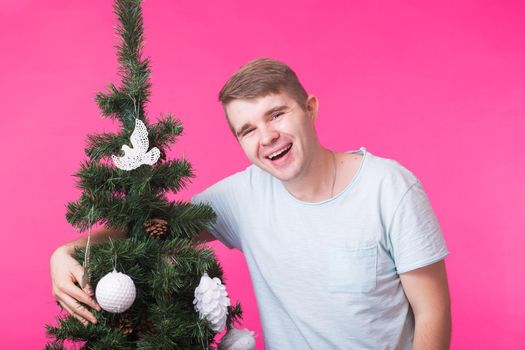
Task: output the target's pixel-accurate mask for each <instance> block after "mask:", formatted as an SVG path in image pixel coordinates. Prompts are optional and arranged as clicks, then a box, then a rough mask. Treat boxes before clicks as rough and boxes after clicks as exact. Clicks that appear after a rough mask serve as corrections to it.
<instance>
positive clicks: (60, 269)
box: [50, 246, 100, 325]
mask: <svg viewBox="0 0 525 350" xmlns="http://www.w3.org/2000/svg"><path fill="white" fill-rule="evenodd" d="M50 265H51V266H50V270H51V282H52V285H53V296H54V297H55V299H56V300H57V301H58V302H59V303H60V305H62V307H63V308H64V309H66V310H67V311H68V312H69V313H70V314H71V315H73V316H74V317H75V318H76V319H78V320H79V321H80V322H82V323H83V324H84V325H87V324H88V320H89V321H90V322H92V323H97V319H96V318H95V316H94V315H93V314H92V313H91V312H89V310H88V309H87V308H86V307H84V306H83V305H82V304H80V302H82V303H84V304H86V305H89V306H91V307H92V308H94V309H96V310H98V311H100V306H99V305H98V304H97V303H96V302H95V300H93V299H92V298H91V296H93V295H94V293H93V289H92V288H91V286H90V285H89V284H88V285H86V286H85V287H84V290H82V289H80V288H79V287H77V286H76V285H75V282H78V283H79V284H80V282H81V281H82V276H83V274H84V269H83V268H82V266H81V265H80V264H79V263H78V261H76V260H75V259H74V258H73V257H72V256H71V252H70V251H69V250H68V249H67V247H66V246H61V247H59V248H58V249H57V250H55V252H54V253H53V255H51V261H50ZM79 301H80V302H79Z"/></svg>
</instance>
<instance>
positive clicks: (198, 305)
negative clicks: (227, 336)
mask: <svg viewBox="0 0 525 350" xmlns="http://www.w3.org/2000/svg"><path fill="white" fill-rule="evenodd" d="M193 304H195V310H196V311H198V312H199V317H200V318H201V319H203V318H206V319H207V320H208V322H210V324H211V327H212V329H213V330H214V331H215V332H220V331H221V330H223V329H224V327H225V326H226V317H227V315H228V306H230V298H228V293H227V292H226V287H225V286H223V285H222V282H221V280H220V279H219V278H217V277H214V278H213V279H212V278H210V277H209V276H208V274H207V273H204V275H203V276H202V277H201V281H200V283H199V286H198V287H197V288H196V289H195V299H194V300H193Z"/></svg>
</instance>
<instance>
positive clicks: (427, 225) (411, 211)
mask: <svg viewBox="0 0 525 350" xmlns="http://www.w3.org/2000/svg"><path fill="white" fill-rule="evenodd" d="M388 232H389V238H390V243H391V249H392V255H393V258H394V262H395V264H396V269H397V273H398V274H401V273H404V272H408V271H410V270H414V269H418V268H420V267H424V266H427V265H430V264H432V263H434V262H437V261H439V260H442V259H443V258H445V257H446V256H447V255H448V250H447V247H446V244H445V240H444V238H443V234H442V232H441V228H440V226H439V223H438V220H437V218H436V215H435V214H434V211H433V210H432V207H431V205H430V201H429V200H428V197H427V195H426V193H425V191H424V189H423V186H422V185H421V182H420V181H419V180H417V181H416V182H415V183H414V184H413V185H411V186H410V187H409V188H408V190H407V191H406V192H405V194H404V195H403V196H402V198H401V200H400V202H399V204H398V205H397V208H396V209H395V211H394V214H393V217H392V221H391V224H390V227H389V231H388Z"/></svg>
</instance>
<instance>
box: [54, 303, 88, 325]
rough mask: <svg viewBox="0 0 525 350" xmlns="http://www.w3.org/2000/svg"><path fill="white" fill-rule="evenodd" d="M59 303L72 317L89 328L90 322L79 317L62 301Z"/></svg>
mask: <svg viewBox="0 0 525 350" xmlns="http://www.w3.org/2000/svg"><path fill="white" fill-rule="evenodd" d="M58 302H59V303H60V305H62V307H63V308H64V309H66V311H67V312H69V314H70V315H72V316H73V317H74V318H76V319H77V320H79V321H80V322H81V323H82V324H83V325H84V326H87V325H88V324H89V322H88V321H87V320H86V319H85V318H83V317H81V316H79V315H77V314H76V313H74V312H73V310H71V309H70V308H69V306H67V305H66V304H65V303H64V302H62V301H60V300H59V301H58Z"/></svg>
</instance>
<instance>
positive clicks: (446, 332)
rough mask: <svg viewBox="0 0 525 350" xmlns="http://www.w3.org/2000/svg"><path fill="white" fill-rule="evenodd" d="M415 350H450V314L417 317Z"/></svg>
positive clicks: (444, 312) (447, 312)
mask: <svg viewBox="0 0 525 350" xmlns="http://www.w3.org/2000/svg"><path fill="white" fill-rule="evenodd" d="M415 320H416V328H415V331H414V350H448V349H449V348H450V333H451V323H452V322H451V319H450V312H449V311H443V312H441V313H439V312H437V313H434V314H432V315H416V316H415Z"/></svg>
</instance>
